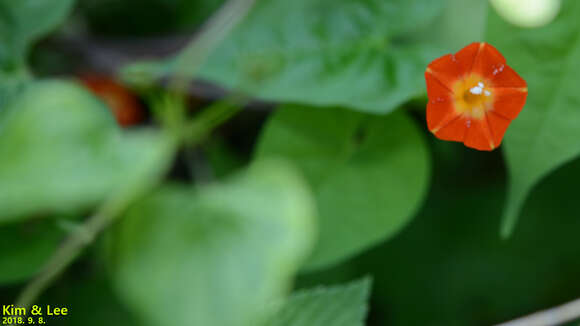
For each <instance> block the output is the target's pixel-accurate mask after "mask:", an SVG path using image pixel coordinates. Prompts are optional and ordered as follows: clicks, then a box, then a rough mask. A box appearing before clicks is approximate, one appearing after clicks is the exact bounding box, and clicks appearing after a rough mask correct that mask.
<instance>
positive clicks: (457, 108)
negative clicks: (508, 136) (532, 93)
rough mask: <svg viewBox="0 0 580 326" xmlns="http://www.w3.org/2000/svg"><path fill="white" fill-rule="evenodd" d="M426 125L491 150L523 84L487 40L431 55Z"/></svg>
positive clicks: (523, 92) (518, 104)
mask: <svg viewBox="0 0 580 326" xmlns="http://www.w3.org/2000/svg"><path fill="white" fill-rule="evenodd" d="M425 80H426V81H427V96H428V97H429V102H428V103H427V126H428V128H429V130H430V131H431V132H432V133H433V134H435V136H436V137H437V138H439V139H443V140H451V141H458V142H463V143H464V144H465V146H467V147H471V148H475V149H478V150H481V151H490V150H493V149H495V148H496V147H498V146H499V145H500V144H501V141H502V139H503V135H504V134H505V131H506V129H507V127H508V125H509V124H510V122H511V121H512V120H513V119H515V118H516V117H517V116H518V114H519V113H520V111H521V110H522V108H523V106H524V104H525V102H526V96H527V95H528V88H527V85H526V81H525V80H523V79H522V78H521V77H520V76H519V75H518V74H517V73H516V72H515V71H514V70H513V69H512V68H510V67H509V66H507V65H506V60H505V58H504V57H503V56H502V55H501V53H499V51H498V50H497V49H496V48H494V47H493V46H491V45H489V44H487V43H483V42H482V43H472V44H470V45H468V46H466V47H464V48H463V49H461V50H460V51H459V52H457V53H456V54H454V55H453V54H448V55H445V56H443V57H441V58H438V59H435V60H434V61H433V62H431V63H430V64H429V66H427V70H426V71H425Z"/></svg>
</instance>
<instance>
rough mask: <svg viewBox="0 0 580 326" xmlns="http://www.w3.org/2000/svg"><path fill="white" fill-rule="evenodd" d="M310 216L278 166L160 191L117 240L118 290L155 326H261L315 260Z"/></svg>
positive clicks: (307, 202) (297, 187) (299, 187)
mask: <svg viewBox="0 0 580 326" xmlns="http://www.w3.org/2000/svg"><path fill="white" fill-rule="evenodd" d="M313 213H314V207H313V203H312V202H311V197H310V194H309V192H308V190H307V187H306V185H305V183H304V182H303V181H302V179H301V178H299V177H298V175H297V174H296V173H295V171H294V170H293V169H290V168H289V167H288V166H287V165H286V164H284V163H283V162H281V161H270V162H261V163H256V164H255V165H253V166H251V167H250V168H249V170H247V171H246V172H245V173H244V174H241V175H236V176H235V177H234V178H232V179H230V180H229V181H227V182H225V183H223V184H219V185H214V186H209V187H205V188H202V189H199V190H193V189H190V188H186V187H183V186H181V187H173V188H165V189H162V190H161V191H159V192H158V193H156V194H154V195H152V196H151V197H149V198H146V199H145V200H143V201H142V202H140V203H139V204H137V205H136V206H135V207H134V208H133V209H132V210H130V212H129V213H128V214H127V216H125V218H124V219H123V220H122V222H121V223H120V225H118V228H117V229H116V230H115V231H116V232H115V233H114V234H113V235H112V236H113V237H114V238H113V242H112V243H113V246H111V247H110V248H111V254H112V259H113V265H112V266H113V277H114V280H115V283H116V287H117V288H118V291H119V293H120V294H121V296H122V297H123V298H124V299H125V301H126V302H127V303H128V304H129V305H130V306H131V307H132V308H133V309H134V310H135V311H136V312H138V313H139V314H140V315H141V316H142V317H143V318H145V319H146V320H147V321H148V322H149V323H150V324H152V325H163V324H166V323H167V321H168V320H171V323H174V324H179V325H221V326H230V325H236V326H237V325H240V326H246V325H247V326H254V325H258V324H259V323H258V322H259V321H260V320H261V319H262V318H264V317H265V316H264V312H265V311H266V309H265V307H266V305H267V304H268V303H269V302H270V301H272V300H276V299H279V298H280V296H282V295H283V294H285V292H286V291H287V290H288V288H289V285H290V281H291V278H292V277H293V275H294V273H295V272H296V270H297V269H298V267H299V265H300V263H301V262H302V260H303V259H304V258H305V257H306V255H307V254H308V253H309V251H310V248H311V244H312V242H313V234H314V232H313V231H314V230H313V227H314V226H313V225H312V223H313V221H314V217H313Z"/></svg>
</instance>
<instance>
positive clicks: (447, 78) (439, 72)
mask: <svg viewBox="0 0 580 326" xmlns="http://www.w3.org/2000/svg"><path fill="white" fill-rule="evenodd" d="M459 68H460V67H459V65H458V64H457V60H456V59H455V57H454V56H453V55H452V54H447V55H444V56H442V57H441V58H437V59H435V60H433V61H432V62H431V63H430V64H429V66H427V70H426V71H425V74H426V75H427V74H430V75H431V76H433V77H434V78H435V79H437V80H438V81H439V82H440V83H441V84H442V85H443V86H445V87H447V88H448V89H449V91H451V90H452V89H453V84H455V81H457V79H458V78H459V76H460V75H461V71H460V69H459Z"/></svg>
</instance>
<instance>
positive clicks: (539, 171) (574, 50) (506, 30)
mask: <svg viewBox="0 0 580 326" xmlns="http://www.w3.org/2000/svg"><path fill="white" fill-rule="evenodd" d="M578 15H580V2H578V1H573V0H569V1H564V2H563V10H562V11H561V14H560V16H559V17H558V18H557V19H556V20H555V21H554V22H553V23H552V24H550V25H548V26H546V27H542V28H538V29H522V28H517V27H514V26H512V25H509V24H508V23H506V22H504V21H503V20H502V19H501V18H499V17H498V16H497V15H496V14H495V13H492V14H491V15H490V18H489V29H488V38H489V40H490V42H492V43H493V44H495V45H496V46H497V47H498V49H499V50H500V51H502V52H503V54H504V55H505V56H506V58H507V59H508V61H509V62H510V64H511V65H512V66H513V67H514V69H515V70H516V71H517V72H518V73H520V74H521V75H522V77H523V78H524V79H526V81H527V82H528V89H529V96H528V101H527V104H526V106H525V107H524V109H523V111H522V112H521V114H520V116H519V117H518V118H517V119H516V120H515V121H514V122H513V123H512V125H511V127H510V128H509V129H508V131H507V133H506V136H505V146H504V151H505V154H506V157H507V165H508V167H509V172H510V181H511V185H510V191H509V195H508V201H507V205H506V208H505V211H504V217H503V225H502V235H503V236H509V235H510V234H511V232H512V230H513V228H514V226H515V223H516V220H517V217H518V215H519V212H520V209H521V207H522V206H523V203H524V201H525V199H526V197H527V194H528V192H529V191H530V190H531V189H532V187H534V186H535V185H536V184H537V183H538V181H539V180H540V179H542V178H543V177H544V176H546V175H547V174H548V173H550V172H551V171H553V170H554V169H556V168H558V167H559V166H561V165H562V164H564V163H565V162H567V161H569V160H571V159H573V158H574V157H576V156H578V154H580V142H579V141H578V139H580V110H579V108H580V93H579V92H578V86H579V83H578V76H579V75H580V63H578V60H577V58H578V56H580V42H579V41H578V40H579V39H580V21H579V20H578V19H577V17H578Z"/></svg>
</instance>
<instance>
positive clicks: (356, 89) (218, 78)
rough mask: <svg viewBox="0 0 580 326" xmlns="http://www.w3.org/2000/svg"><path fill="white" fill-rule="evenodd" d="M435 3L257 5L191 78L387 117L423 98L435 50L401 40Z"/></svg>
mask: <svg viewBox="0 0 580 326" xmlns="http://www.w3.org/2000/svg"><path fill="white" fill-rule="evenodd" d="M442 4H443V0H396V1H383V0H368V1H353V0H332V1H331V0H294V1H287V0H263V1H259V2H258V3H257V5H256V8H254V10H253V11H252V12H251V13H250V15H249V16H248V17H247V18H246V19H245V20H244V22H243V23H242V24H240V25H239V26H238V27H237V28H236V30H234V32H233V33H232V34H231V35H230V37H228V38H227V39H226V40H225V41H224V42H223V43H222V45H221V46H220V47H218V48H217V49H216V51H214V53H213V54H212V55H211V56H210V58H208V60H207V62H206V63H205V65H204V66H203V67H202V69H201V71H200V75H199V76H195V77H201V78H204V79H207V80H209V81H212V82H215V83H218V84H220V85H222V86H224V87H226V88H236V89H238V88H239V89H242V90H243V91H245V92H248V93H249V94H252V95H254V96H257V97H259V98H262V99H265V100H272V101H280V102H294V103H304V104H313V105H320V106H329V105H341V106H347V107H351V108H354V109H357V110H360V111H368V112H376V113H386V112H390V111H392V110H394V109H395V108H396V107H397V106H398V105H399V104H401V103H403V102H405V101H407V100H409V99H410V98H412V97H415V96H418V95H421V94H423V93H425V81H424V78H423V72H424V70H425V67H426V66H427V64H428V63H429V62H430V61H431V60H432V59H433V58H434V57H436V56H438V55H440V54H441V53H442V52H441V51H439V50H438V49H437V48H436V47H434V46H432V45H429V44H426V42H416V43H414V42H405V41H401V40H402V39H405V37H406V36H407V35H408V34H409V33H412V32H413V31H415V30H417V29H419V28H420V27H421V26H426V25H427V24H428V23H429V22H430V21H432V20H433V19H434V18H435V17H436V16H437V15H438V14H439V13H440V12H441V10H442V8H443V5H442ZM182 61H183V60H182V58H181V56H180V55H177V56H176V59H174V60H169V61H168V62H166V63H165V64H162V65H161V66H157V68H156V69H155V67H154V66H151V65H149V66H141V67H139V66H136V67H134V68H131V67H129V68H128V69H127V70H126V71H132V70H136V71H139V70H143V71H148V73H151V74H158V75H161V76H164V75H167V74H187V72H184V69H183V67H182V65H180V64H177V63H179V62H182ZM138 68H140V69H138ZM145 68H147V69H145ZM161 76H158V77H161ZM186 77H193V76H186Z"/></svg>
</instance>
